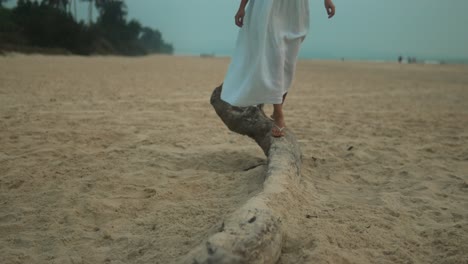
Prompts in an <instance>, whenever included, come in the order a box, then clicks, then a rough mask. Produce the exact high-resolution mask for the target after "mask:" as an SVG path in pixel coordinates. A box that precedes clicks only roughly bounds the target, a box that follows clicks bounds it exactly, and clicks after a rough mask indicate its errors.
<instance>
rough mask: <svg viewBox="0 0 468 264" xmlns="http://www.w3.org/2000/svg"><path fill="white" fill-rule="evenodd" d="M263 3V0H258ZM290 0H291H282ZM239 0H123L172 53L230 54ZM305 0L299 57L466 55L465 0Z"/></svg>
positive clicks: (467, 9)
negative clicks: (307, 18)
mask: <svg viewBox="0 0 468 264" xmlns="http://www.w3.org/2000/svg"><path fill="white" fill-rule="evenodd" d="M261 1H269V0H261ZM283 1H294V0H283ZM239 2H240V1H239V0H127V1H126V3H127V6H128V11H129V17H131V18H137V19H138V20H140V21H141V22H142V23H143V24H145V25H150V26H153V27H157V28H159V29H160V31H161V32H162V33H163V37H164V38H165V39H167V40H168V41H169V42H171V43H173V44H174V46H175V49H176V52H177V53H183V54H185V53H191V54H193V53H194V54H198V53H202V52H215V53H216V54H227V55H228V54H231V52H232V50H233V48H234V44H235V39H236V36H237V32H238V28H237V27H236V26H235V25H234V14H235V12H236V10H237V7H238V4H239ZM334 2H335V5H336V7H337V13H336V16H335V17H334V18H333V19H331V20H329V19H328V18H327V16H326V13H325V8H324V7H323V0H310V9H311V10H310V14H311V25H310V26H311V27H310V31H309V35H308V36H307V38H306V41H305V42H304V45H303V46H302V51H301V55H302V57H325V58H326V57H335V58H340V57H352V58H379V57H382V58H393V57H396V56H397V55H398V54H400V53H401V54H403V55H415V56H418V57H429V58H440V57H444V58H445V57H448V58H455V59H456V58H463V59H468V14H467V12H468V0H410V1H408V0H335V1H334Z"/></svg>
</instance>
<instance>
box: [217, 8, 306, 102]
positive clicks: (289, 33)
mask: <svg viewBox="0 0 468 264" xmlns="http://www.w3.org/2000/svg"><path fill="white" fill-rule="evenodd" d="M308 29H309V2H308V0H250V1H249V4H248V6H247V8H246V14H245V17H244V25H243V27H242V28H241V29H240V30H239V35H238V37H237V43H236V48H235V51H234V54H233V57H232V60H231V63H230V65H229V68H228V71H227V73H226V76H225V79H224V83H223V88H222V91H221V99H222V100H223V101H225V102H228V103H229V104H231V105H234V106H251V105H257V104H280V103H281V102H282V100H283V95H284V94H285V93H286V92H287V91H288V89H289V86H290V85H291V82H292V79H293V75H294V71H295V67H296V61H297V56H298V52H299V48H300V45H301V43H302V41H303V40H304V38H305V37H306V34H307V31H308Z"/></svg>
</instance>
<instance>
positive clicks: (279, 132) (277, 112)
mask: <svg viewBox="0 0 468 264" xmlns="http://www.w3.org/2000/svg"><path fill="white" fill-rule="evenodd" d="M283 98H284V97H283ZM272 117H273V120H274V122H275V126H273V129H272V130H271V133H272V135H273V136H274V137H282V136H284V131H283V128H284V127H285V126H286V123H285V122H284V115H283V104H282V103H281V104H274V105H273V115H272Z"/></svg>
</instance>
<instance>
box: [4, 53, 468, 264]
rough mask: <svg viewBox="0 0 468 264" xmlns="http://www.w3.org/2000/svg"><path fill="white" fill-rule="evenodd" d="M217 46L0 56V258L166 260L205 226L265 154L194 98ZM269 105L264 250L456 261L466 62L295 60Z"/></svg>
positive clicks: (240, 198)
mask: <svg viewBox="0 0 468 264" xmlns="http://www.w3.org/2000/svg"><path fill="white" fill-rule="evenodd" d="M228 63H229V59H228V58H198V57H177V56H148V57H136V58H125V57H76V56H42V55H30V56H25V55H16V54H13V55H7V56H3V57H0V263H4V264H9V263H57V264H59V263H60V264H62V263H70V264H71V263H174V261H175V260H176V259H177V258H179V257H181V256H183V255H184V254H186V253H187V252H189V251H190V250H191V249H192V248H193V247H195V246H196V245H198V244H199V243H200V242H202V241H203V240H204V239H205V238H207V237H208V235H210V234H212V233H213V232H215V230H216V228H217V226H219V224H220V223H222V221H223V219H224V218H226V217H227V216H228V215H229V214H230V213H232V212H233V211H234V210H235V209H237V208H238V207H239V206H240V205H242V204H243V203H245V202H246V201H247V200H248V199H249V198H250V197H252V196H254V195H255V194H257V193H258V192H260V191H261V189H262V183H263V180H264V172H265V164H266V158H265V156H264V154H263V152H262V151H261V149H260V148H259V147H258V146H257V145H256V144H255V142H254V141H252V140H250V139H249V138H247V137H243V136H240V135H237V134H235V133H232V132H230V131H229V130H228V129H227V128H226V127H225V126H224V124H223V123H222V122H221V121H220V119H219V118H218V117H217V116H216V113H215V112H214V111H213V109H212V107H211V105H210V104H209V98H210V95H211V92H212V91H213V89H214V88H215V87H216V86H217V85H219V84H220V83H221V82H222V80H223V77H224V73H225V71H226V69H227V66H228ZM266 109H267V111H271V109H272V108H271V107H270V106H268V107H267V108H266ZM285 114H286V124H287V126H288V127H289V128H291V129H292V130H293V131H294V132H295V133H296V135H297V137H298V139H299V142H300V144H301V148H302V153H303V167H302V178H301V189H300V190H299V191H298V192H297V194H296V197H297V199H296V200H294V201H288V202H289V203H290V206H289V211H288V212H285V213H284V214H285V215H286V217H285V218H284V219H282V222H283V224H284V228H285V237H286V241H285V245H284V248H283V251H282V255H281V258H280V261H279V263H280V264H292V263H359V264H361V263H453V264H459V263H468V65H416V64H414V65H413V64H412V65H399V64H396V63H371V62H338V61H336V62H334V61H306V60H303V61H300V62H299V64H298V66H297V72H296V77H295V81H294V84H293V86H292V87H291V90H290V93H289V95H288V97H287V101H286V104H285ZM252 168H253V169H252Z"/></svg>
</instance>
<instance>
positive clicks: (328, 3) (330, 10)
mask: <svg viewBox="0 0 468 264" xmlns="http://www.w3.org/2000/svg"><path fill="white" fill-rule="evenodd" d="M325 9H326V10H327V14H328V18H332V17H333V16H334V15H335V5H334V4H333V2H332V0H325Z"/></svg>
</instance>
